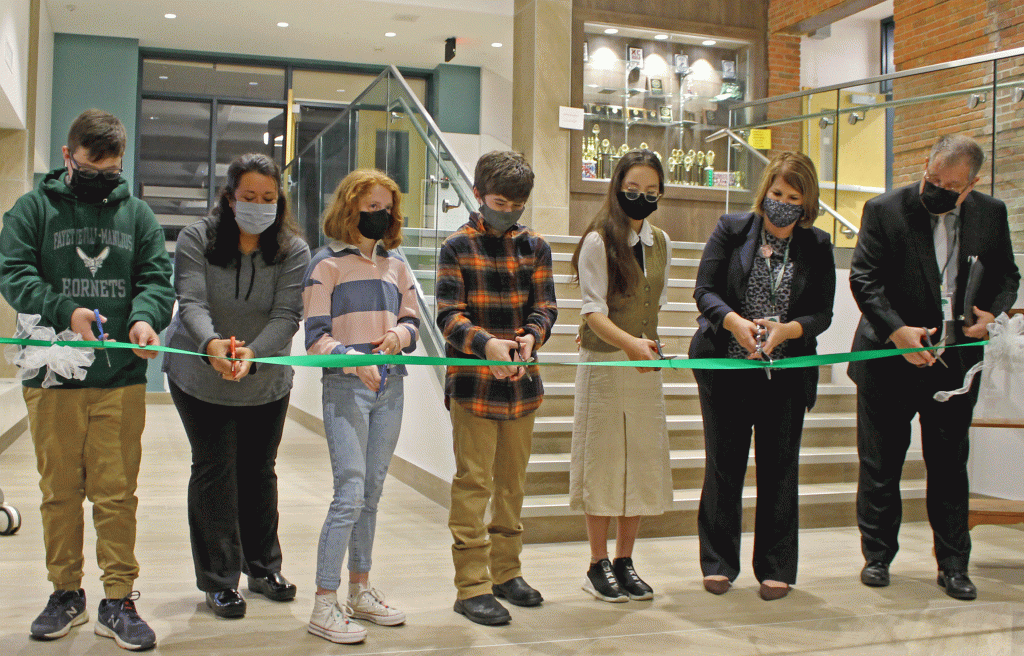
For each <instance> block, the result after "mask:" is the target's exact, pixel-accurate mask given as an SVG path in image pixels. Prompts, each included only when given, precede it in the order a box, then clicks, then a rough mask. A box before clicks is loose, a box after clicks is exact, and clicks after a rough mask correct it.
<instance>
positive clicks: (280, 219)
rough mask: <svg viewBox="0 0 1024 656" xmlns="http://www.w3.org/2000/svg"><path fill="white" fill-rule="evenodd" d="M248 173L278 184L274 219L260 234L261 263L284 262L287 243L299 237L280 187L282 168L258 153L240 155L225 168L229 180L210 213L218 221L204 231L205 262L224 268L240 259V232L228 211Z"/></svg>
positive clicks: (232, 212)
mask: <svg viewBox="0 0 1024 656" xmlns="http://www.w3.org/2000/svg"><path fill="white" fill-rule="evenodd" d="M250 172H252V173H259V174H261V175H265V176H267V177H268V178H271V179H272V180H273V181H274V182H275V183H276V184H277V218H276V219H275V220H274V223H273V225H271V226H270V227H269V228H267V229H266V230H264V231H263V232H261V233H260V241H259V243H260V252H261V253H263V261H264V262H266V263H267V264H268V265H271V264H276V263H279V262H283V261H284V258H285V250H286V247H287V245H288V242H289V241H291V238H292V237H293V236H297V235H298V234H299V229H298V226H296V224H295V221H294V220H293V219H292V215H291V212H290V211H289V210H288V197H287V196H285V193H284V187H283V186H282V185H281V168H280V167H279V166H278V165H277V162H275V161H274V160H273V159H271V158H269V157H267V156H266V155H263V154H261V153H248V154H246V155H240V156H238V157H236V158H235V160H234V161H233V162H231V164H230V165H229V166H228V179H227V181H226V182H225V183H224V187H223V188H222V189H221V190H220V194H219V195H218V196H217V204H216V205H214V206H213V210H212V211H211V212H210V215H211V216H213V217H214V218H216V219H217V221H216V223H215V224H214V225H212V226H211V227H210V228H209V229H208V231H207V232H208V234H207V237H208V238H209V240H210V245H209V246H208V247H207V248H206V259H207V260H209V261H210V263H211V264H215V265H217V266H221V267H227V266H230V265H232V264H234V263H236V262H238V261H239V260H240V258H239V253H238V238H239V236H240V235H241V231H240V230H239V229H238V223H236V222H235V211H234V210H233V209H231V203H230V201H231V199H233V198H234V197H235V191H236V190H237V189H238V183H239V181H240V180H241V179H242V176H243V175H245V174H246V173H250Z"/></svg>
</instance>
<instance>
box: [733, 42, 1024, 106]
mask: <svg viewBox="0 0 1024 656" xmlns="http://www.w3.org/2000/svg"><path fill="white" fill-rule="evenodd" d="M1020 56H1024V48H1013V49H1011V50H1000V51H998V52H990V53H988V54H987V55H977V56H974V57H965V58H963V59H955V60H953V61H949V62H943V63H941V64H932V65H930V66H919V67H917V68H911V69H908V70H905V71H900V72H898V73H886V74H885V75H876V76H874V77H866V78H863V79H860V80H854V81H852V82H842V83H840V84H832V85H829V86H827V87H818V88H815V89H809V90H805V91H794V92H793V93H787V94H784V95H781V96H772V97H771V98H761V99H759V100H748V101H747V102H743V103H737V104H735V105H733V106H732V107H731V108H730V109H732V110H736V109H745V108H747V107H758V106H760V105H766V104H768V103H771V102H776V101H779V100H789V99H792V98H803V97H804V96H808V95H811V94H815V93H824V92H827V91H836V90H838V89H846V88H849V87H859V86H864V85H867V84H874V83H875V82H885V81H887V80H898V79H900V78H903V77H910V76H912V75H920V74H922V73H934V72H936V71H946V70H949V69H951V68H959V67H961V66H970V65H972V64H984V63H986V62H991V61H996V60H999V59H1008V58H1010V57H1020Z"/></svg>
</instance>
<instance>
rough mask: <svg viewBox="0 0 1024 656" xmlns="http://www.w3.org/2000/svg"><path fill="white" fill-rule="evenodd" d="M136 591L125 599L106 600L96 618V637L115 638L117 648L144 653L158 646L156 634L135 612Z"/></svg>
mask: <svg viewBox="0 0 1024 656" xmlns="http://www.w3.org/2000/svg"><path fill="white" fill-rule="evenodd" d="M138 598H139V591H138V590H136V591H134V592H132V593H131V594H130V595H128V596H127V597H125V598H124V599H104V600H103V601H101V602H100V610H99V617H97V618H96V635H99V636H103V637H104V638H113V639H114V642H116V643H117V646H118V647H120V648H122V649H130V650H132V651H143V650H145V649H152V648H153V647H155V646H156V634H155V633H153V629H151V628H149V625H148V624H146V622H145V621H143V619H142V618H141V617H139V612H138V611H137V610H135V600H136V599H138Z"/></svg>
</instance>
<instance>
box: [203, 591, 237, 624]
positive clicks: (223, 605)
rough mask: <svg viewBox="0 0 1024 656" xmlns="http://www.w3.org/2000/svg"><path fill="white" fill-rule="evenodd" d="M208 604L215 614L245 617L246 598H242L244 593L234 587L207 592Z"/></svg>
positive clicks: (235, 617)
mask: <svg viewBox="0 0 1024 656" xmlns="http://www.w3.org/2000/svg"><path fill="white" fill-rule="evenodd" d="M206 605H207V606H209V607H210V608H212V609H213V614H214V615H216V616H217V617H225V618H229V619H237V618H239V617H245V599H242V595H240V594H238V590H235V589H234V588H229V589H227V590H218V591H216V592H207V593H206Z"/></svg>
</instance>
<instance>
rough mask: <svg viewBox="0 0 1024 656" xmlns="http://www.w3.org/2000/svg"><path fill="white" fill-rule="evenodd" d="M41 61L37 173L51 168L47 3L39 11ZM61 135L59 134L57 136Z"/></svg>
mask: <svg viewBox="0 0 1024 656" xmlns="http://www.w3.org/2000/svg"><path fill="white" fill-rule="evenodd" d="M38 58H39V61H38V63H37V68H38V74H37V76H36V125H35V144H36V147H35V157H34V162H33V165H32V169H33V170H34V171H35V172H36V173H46V172H48V171H49V170H50V139H51V135H50V111H51V109H52V105H53V24H52V23H51V22H50V12H49V10H48V9H47V3H45V2H43V3H41V8H40V11H39V52H38ZM57 138H58V139H60V138H61V137H60V136H59V135H58V137H57Z"/></svg>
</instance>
